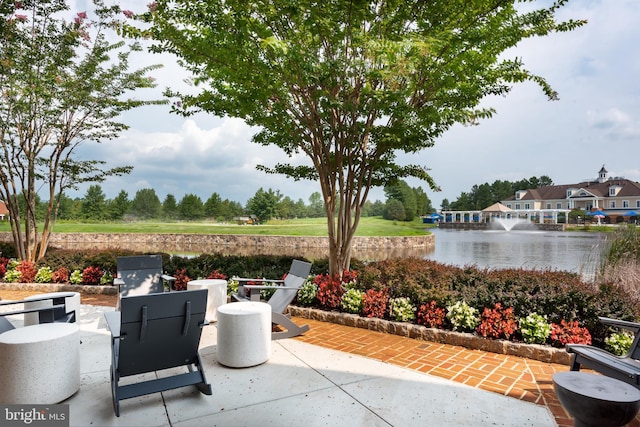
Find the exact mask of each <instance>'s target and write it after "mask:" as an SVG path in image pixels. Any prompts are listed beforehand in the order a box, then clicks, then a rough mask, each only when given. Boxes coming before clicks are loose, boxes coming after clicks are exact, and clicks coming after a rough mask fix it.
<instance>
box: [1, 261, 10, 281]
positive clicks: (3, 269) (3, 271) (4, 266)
mask: <svg viewBox="0 0 640 427" xmlns="http://www.w3.org/2000/svg"><path fill="white" fill-rule="evenodd" d="M7 264H9V258H5V257H1V258H0V277H4V275H5V274H7Z"/></svg>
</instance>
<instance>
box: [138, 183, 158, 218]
mask: <svg viewBox="0 0 640 427" xmlns="http://www.w3.org/2000/svg"><path fill="white" fill-rule="evenodd" d="M161 211H162V205H161V204H160V199H159V198H158V196H157V195H156V190H154V189H153V188H143V189H142V190H138V191H137V192H136V196H135V197H134V198H133V201H132V202H131V213H132V214H134V215H136V216H138V217H140V218H143V219H149V218H158V217H160V212H161Z"/></svg>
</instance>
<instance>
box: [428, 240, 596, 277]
mask: <svg viewBox="0 0 640 427" xmlns="http://www.w3.org/2000/svg"><path fill="white" fill-rule="evenodd" d="M432 231H433V233H434V234H435V237H436V244H435V250H434V251H433V252H432V253H430V254H428V255H427V256H426V258H429V259H433V260H435V261H438V262H442V263H445V264H452V265H458V266H464V265H477V266H478V267H486V268H496V269H500V268H525V269H538V270H547V269H550V270H563V271H572V272H575V273H580V274H582V275H583V276H592V274H593V272H594V271H595V268H596V266H597V262H598V260H599V254H600V252H599V251H600V250H601V248H602V247H603V246H604V245H603V243H604V241H605V240H606V235H605V234H604V233H587V232H561V231H557V232H555V231H506V230H486V231H480V230H462V231H459V230H446V229H434V230H432Z"/></svg>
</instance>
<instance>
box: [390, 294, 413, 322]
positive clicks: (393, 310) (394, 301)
mask: <svg viewBox="0 0 640 427" xmlns="http://www.w3.org/2000/svg"><path fill="white" fill-rule="evenodd" d="M389 316H391V318H392V319H393V320H396V321H398V322H412V321H413V320H415V318H416V306H415V305H413V303H412V302H411V300H410V299H409V298H407V297H398V298H390V299H389Z"/></svg>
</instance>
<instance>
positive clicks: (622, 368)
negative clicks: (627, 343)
mask: <svg viewBox="0 0 640 427" xmlns="http://www.w3.org/2000/svg"><path fill="white" fill-rule="evenodd" d="M599 319H600V321H601V322H602V323H604V324H605V325H607V326H613V327H616V328H622V329H626V330H629V331H631V332H633V333H634V334H635V337H634V339H633V343H632V344H631V348H630V349H629V352H628V353H627V354H626V355H625V356H616V355H614V354H611V353H609V352H608V351H606V350H603V349H601V348H598V347H593V346H590V345H583V344H567V346H566V349H567V352H569V353H573V359H572V362H571V370H572V371H579V370H580V367H581V366H585V367H587V368H590V369H593V370H594V371H597V372H600V373H601V374H604V375H606V376H608V377H612V378H616V379H618V380H621V381H624V382H626V383H629V384H632V385H634V386H636V387H637V388H640V333H639V332H640V323H635V322H627V321H624V320H616V319H610V318H608V317H599Z"/></svg>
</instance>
